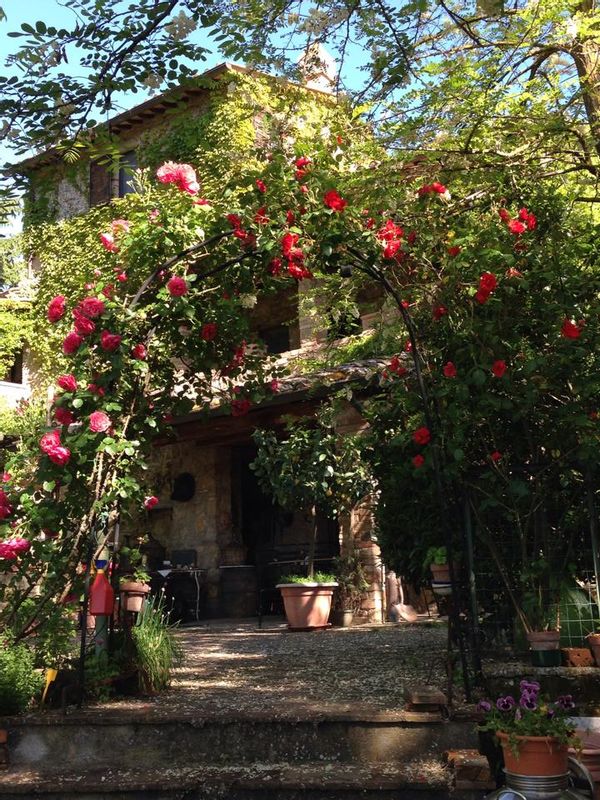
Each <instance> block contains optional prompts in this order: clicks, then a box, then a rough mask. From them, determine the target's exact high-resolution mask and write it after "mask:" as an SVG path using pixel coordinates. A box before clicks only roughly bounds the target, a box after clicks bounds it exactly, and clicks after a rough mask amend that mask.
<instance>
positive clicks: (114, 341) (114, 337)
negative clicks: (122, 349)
mask: <svg viewBox="0 0 600 800" xmlns="http://www.w3.org/2000/svg"><path fill="white" fill-rule="evenodd" d="M122 339H123V337H122V336H119V334H118V333H110V332H109V331H102V333H101V334H100V347H101V348H102V349H103V350H105V351H106V352H107V353H113V352H114V351H115V350H118V348H119V345H120V344H121V340H122Z"/></svg>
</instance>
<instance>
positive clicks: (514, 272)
mask: <svg viewBox="0 0 600 800" xmlns="http://www.w3.org/2000/svg"><path fill="white" fill-rule="evenodd" d="M504 274H505V275H506V277H507V278H522V277H523V273H522V272H520V271H519V270H518V269H516V267H509V268H508V269H507V270H506V272H505V273H504Z"/></svg>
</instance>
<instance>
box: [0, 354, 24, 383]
mask: <svg viewBox="0 0 600 800" xmlns="http://www.w3.org/2000/svg"><path fill="white" fill-rule="evenodd" d="M2 380H3V381H5V382H6V383H19V384H22V383H23V351H21V352H19V353H16V354H15V360H14V361H13V364H12V366H11V367H10V369H8V370H7V372H6V374H5V375H4V378H3V379H2Z"/></svg>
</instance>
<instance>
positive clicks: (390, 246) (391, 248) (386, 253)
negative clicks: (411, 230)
mask: <svg viewBox="0 0 600 800" xmlns="http://www.w3.org/2000/svg"><path fill="white" fill-rule="evenodd" d="M398 252H402V242H401V241H400V240H399V239H396V240H395V241H393V242H387V243H386V245H385V247H384V248H383V257H384V258H394V257H395V256H396V255H397V254H398Z"/></svg>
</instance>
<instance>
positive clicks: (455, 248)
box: [448, 244, 460, 258]
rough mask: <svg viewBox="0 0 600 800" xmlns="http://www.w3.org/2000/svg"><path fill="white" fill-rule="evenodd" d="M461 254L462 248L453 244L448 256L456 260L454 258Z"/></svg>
mask: <svg viewBox="0 0 600 800" xmlns="http://www.w3.org/2000/svg"><path fill="white" fill-rule="evenodd" d="M459 253H460V247H459V246H458V245H457V244H453V245H451V247H449V248H448V255H449V256H452V258H454V256H457V255H458V254H459Z"/></svg>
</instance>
